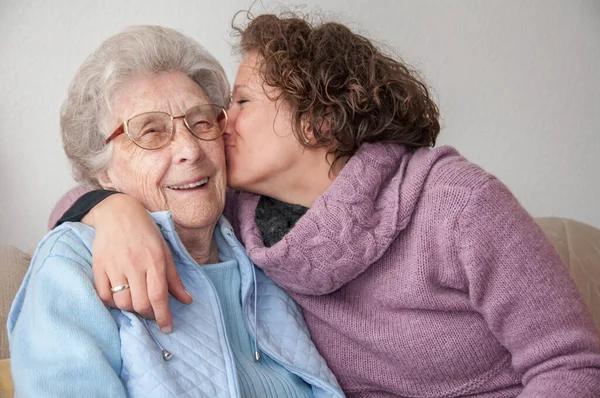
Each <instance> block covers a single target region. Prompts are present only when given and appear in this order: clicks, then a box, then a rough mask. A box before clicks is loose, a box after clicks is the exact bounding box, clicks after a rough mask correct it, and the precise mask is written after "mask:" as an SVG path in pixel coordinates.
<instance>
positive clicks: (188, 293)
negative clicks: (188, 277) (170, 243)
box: [183, 289, 194, 300]
mask: <svg viewBox="0 0 600 398" xmlns="http://www.w3.org/2000/svg"><path fill="white" fill-rule="evenodd" d="M183 290H185V292H186V293H187V295H188V296H190V298H191V299H192V300H193V299H194V298H193V297H192V295H191V294H190V292H188V291H187V290H186V289H183Z"/></svg>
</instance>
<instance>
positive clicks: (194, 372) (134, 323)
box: [113, 212, 343, 397]
mask: <svg viewBox="0 0 600 398" xmlns="http://www.w3.org/2000/svg"><path fill="white" fill-rule="evenodd" d="M153 217H154V218H155V220H156V221H157V223H158V224H159V227H160V228H161V231H162V233H163V235H164V236H165V238H166V239H167V241H168V243H169V245H170V246H171V250H172V252H173V258H174V260H175V263H176V264H177V267H178V271H179V274H180V276H181V278H182V280H183V282H184V284H185V285H186V288H187V290H188V291H190V293H191V294H192V297H194V301H193V303H192V304H190V305H183V304H181V303H179V302H178V301H177V300H175V299H173V298H171V302H170V303H171V308H172V310H173V313H174V314H176V317H175V318H174V331H173V333H171V334H169V335H165V334H162V333H161V332H160V331H159V329H158V326H157V325H156V323H155V322H147V325H148V328H146V326H145V325H144V321H143V320H142V319H140V318H139V317H138V316H137V315H134V314H131V313H128V312H122V311H116V310H115V311H114V312H113V315H114V317H115V320H116V322H117V324H118V325H119V329H120V336H121V352H122V358H123V368H122V369H123V370H122V372H121V379H122V380H123V382H124V383H125V385H126V386H127V390H128V392H129V394H130V395H132V396H144V397H166V396H177V397H237V396H239V388H238V385H237V377H236V371H235V364H234V361H233V358H232V356H231V353H230V350H229V343H228V341H227V337H226V336H227V335H226V333H225V330H224V326H223V325H224V324H223V320H222V318H221V314H220V307H219V302H218V298H217V295H216V293H215V291H214V289H213V287H212V284H211V283H210V281H209V279H208V278H207V277H206V276H205V275H204V272H203V271H202V268H201V267H198V266H197V265H196V264H195V262H194V261H193V260H192V259H191V258H190V256H189V254H188V253H187V251H186V250H185V248H184V247H183V245H182V244H181V241H180V240H179V238H178V237H177V235H176V234H175V232H174V228H173V224H172V222H171V219H170V214H168V213H166V212H161V213H155V214H153ZM218 228H219V230H220V232H221V233H220V234H219V233H217V234H216V236H217V242H218V244H219V250H220V255H221V256H222V257H229V258H236V259H237V260H238V262H239V263H240V274H241V277H242V292H241V295H242V305H243V308H244V310H245V313H246V325H247V327H248V331H249V332H250V334H251V336H252V338H253V339H255V338H256V335H255V333H254V331H255V323H254V316H255V313H254V293H255V292H254V277H255V276H256V278H257V291H258V296H257V298H258V299H257V315H258V317H257V318H258V325H259V328H258V347H259V350H260V351H261V352H262V353H263V355H265V354H266V355H268V356H269V357H271V358H273V359H274V360H275V361H277V362H279V363H280V364H281V365H282V366H284V367H285V368H287V369H288V370H289V371H291V372H292V373H294V374H296V375H298V376H300V377H301V378H303V379H304V380H305V381H307V382H308V383H309V384H311V385H312V389H313V393H314V396H315V397H339V396H343V393H342V392H341V390H340V388H339V386H338V384H337V381H336V379H335V377H334V375H333V373H332V372H331V371H330V370H329V368H328V367H327V364H326V363H325V361H324V360H323V358H322V357H321V356H320V355H319V353H318V351H317V349H316V347H315V346H314V344H313V343H312V341H311V339H310V334H309V332H308V328H307V327H306V324H305V323H304V319H303V317H302V314H301V313H300V311H299V309H298V307H297V306H296V304H295V303H294V301H293V300H292V299H291V298H290V297H289V296H288V295H287V294H286V293H285V292H284V291H283V290H282V289H280V288H279V287H277V286H276V285H275V284H274V283H273V282H272V281H271V280H270V279H268V278H267V277H266V276H265V275H264V274H263V273H262V272H260V271H257V270H255V269H254V265H253V264H252V263H251V262H250V260H249V259H248V257H247V256H246V255H245V251H244V248H243V247H242V246H241V244H240V243H239V242H238V241H237V239H236V238H235V236H234V235H233V232H232V228H231V226H230V224H229V222H228V221H227V220H225V219H224V218H221V220H220V221H219V225H218ZM191 320H193V322H190V321H191ZM149 331H151V332H152V335H151V334H150V332H149ZM153 338H154V339H156V342H155V341H154V340H153ZM159 344H160V346H162V347H164V348H165V349H167V350H168V351H169V352H171V354H172V359H171V360H170V361H168V362H165V361H163V359H162V354H161V348H160V346H159Z"/></svg>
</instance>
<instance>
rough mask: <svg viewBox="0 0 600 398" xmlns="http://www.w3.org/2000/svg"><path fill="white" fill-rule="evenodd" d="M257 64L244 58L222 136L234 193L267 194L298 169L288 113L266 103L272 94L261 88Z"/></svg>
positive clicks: (298, 152) (251, 58) (254, 58)
mask: <svg viewBox="0 0 600 398" xmlns="http://www.w3.org/2000/svg"><path fill="white" fill-rule="evenodd" d="M259 60H260V59H259V57H258V56H257V55H255V54H252V53H251V54H249V55H247V56H246V57H245V58H244V60H243V61H242V63H241V65H240V67H239V70H238V73H237V77H236V79H235V84H234V88H233V98H232V104H231V106H230V108H229V109H228V110H227V113H228V115H229V123H228V125H227V129H226V130H225V133H226V134H225V150H226V153H227V167H228V170H227V180H228V183H229V186H230V187H232V188H234V189H239V190H244V191H250V192H256V193H262V194H269V192H268V189H273V188H272V187H273V186H278V185H279V186H280V185H281V184H279V183H278V179H282V178H284V177H283V176H285V175H287V174H288V172H290V171H291V170H292V169H293V168H294V167H298V162H299V159H300V157H301V156H302V151H303V149H304V148H303V147H302V145H300V143H299V142H298V140H297V139H296V137H295V136H294V134H293V132H292V131H293V130H292V124H291V118H290V112H289V109H287V107H286V106H285V105H283V104H282V103H281V102H274V101H272V100H271V99H270V98H269V97H271V98H273V97H274V96H275V94H277V91H276V89H274V88H271V87H268V86H264V85H263V83H262V80H261V76H260V74H259V70H258V61H259ZM265 187H269V188H265Z"/></svg>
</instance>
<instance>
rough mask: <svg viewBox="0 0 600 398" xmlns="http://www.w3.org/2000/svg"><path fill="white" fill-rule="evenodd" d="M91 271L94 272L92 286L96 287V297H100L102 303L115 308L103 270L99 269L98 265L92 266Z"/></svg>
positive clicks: (108, 282) (106, 276) (108, 281)
mask: <svg viewBox="0 0 600 398" xmlns="http://www.w3.org/2000/svg"><path fill="white" fill-rule="evenodd" d="M92 273H93V274H94V287H95V288H96V292H98V297H100V300H102V302H103V303H104V305H107V306H109V307H113V308H115V307H116V305H115V302H114V301H113V295H112V293H111V291H110V280H109V279H108V275H106V273H105V272H104V271H101V270H100V268H99V267H92Z"/></svg>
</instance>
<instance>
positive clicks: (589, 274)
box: [0, 218, 600, 398]
mask: <svg viewBox="0 0 600 398" xmlns="http://www.w3.org/2000/svg"><path fill="white" fill-rule="evenodd" d="M537 221H538V223H539V225H540V226H541V227H542V229H543V230H544V232H545V233H546V235H548V237H549V238H550V240H551V241H552V243H553V244H554V247H555V248H556V250H557V251H558V252H559V254H560V256H561V258H562V259H563V262H564V263H565V264H566V265H567V266H568V267H569V270H570V271H571V275H572V277H573V279H574V280H575V282H576V283H577V285H578V286H579V289H580V290H581V294H582V297H583V299H584V301H585V302H586V303H587V305H588V306H589V308H590V311H591V313H592V316H593V317H594V321H595V322H596V326H597V327H598V330H600V230H598V229H596V228H593V227H591V226H589V225H586V224H582V223H580V222H577V221H572V220H568V219H564V218H539V219H537ZM29 260H30V257H29V256H28V255H27V254H25V253H23V252H21V251H20V250H19V249H17V248H15V247H10V246H0V322H1V324H2V327H1V329H0V398H4V397H10V396H12V383H11V379H10V372H9V361H8V359H4V358H8V356H9V352H8V341H7V337H6V316H7V314H8V310H9V309H10V304H11V301H12V298H13V297H14V295H15V293H16V291H17V289H18V287H19V285H20V284H21V280H22V279H23V275H24V274H25V271H26V270H27V267H28V265H29Z"/></svg>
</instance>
